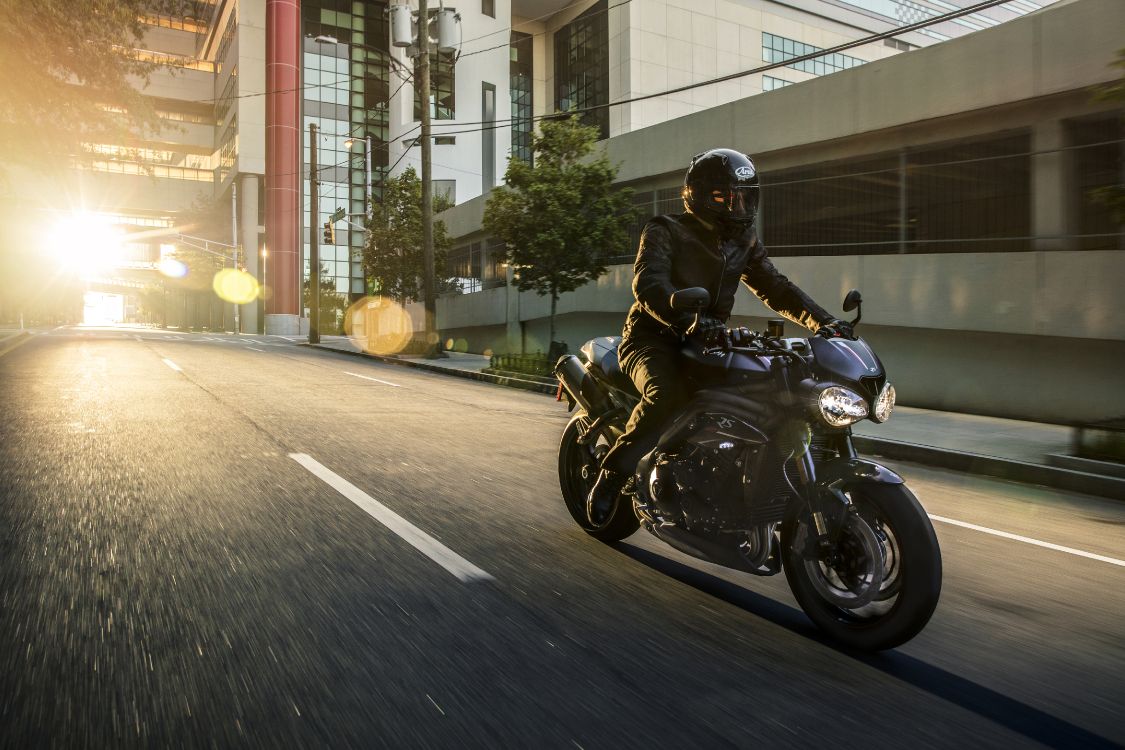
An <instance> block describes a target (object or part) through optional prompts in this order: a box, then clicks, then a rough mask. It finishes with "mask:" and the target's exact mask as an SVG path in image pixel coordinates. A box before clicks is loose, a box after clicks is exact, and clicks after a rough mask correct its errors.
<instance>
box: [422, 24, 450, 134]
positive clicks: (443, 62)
mask: <svg viewBox="0 0 1125 750" xmlns="http://www.w3.org/2000/svg"><path fill="white" fill-rule="evenodd" d="M434 12H435V13H436V12H437V11H436V10H435V11H434ZM454 54H456V53H453V52H450V53H445V52H436V51H435V52H431V53H430V91H431V94H430V97H431V100H432V101H431V107H432V109H431V110H430V116H431V117H432V118H433V119H435V120H453V119H456V117H457V78H456V73H455V72H454V71H455V68H456V66H455V65H454ZM421 76H422V74H421V70H420V68H419V65H418V61H417V60H415V62H414V80H415V81H418V80H421ZM421 119H422V91H421V89H419V88H418V87H415V88H414V120H415V122H418V121H421Z"/></svg>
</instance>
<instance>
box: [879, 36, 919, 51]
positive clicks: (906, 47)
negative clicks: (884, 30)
mask: <svg viewBox="0 0 1125 750" xmlns="http://www.w3.org/2000/svg"><path fill="white" fill-rule="evenodd" d="M883 44H885V45H886V46H888V47H893V48H894V49H897V50H898V51H899V52H909V51H910V50H912V49H917V47H915V46H914V45H913V44H909V43H907V42H903V41H899V40H898V39H884V40H883Z"/></svg>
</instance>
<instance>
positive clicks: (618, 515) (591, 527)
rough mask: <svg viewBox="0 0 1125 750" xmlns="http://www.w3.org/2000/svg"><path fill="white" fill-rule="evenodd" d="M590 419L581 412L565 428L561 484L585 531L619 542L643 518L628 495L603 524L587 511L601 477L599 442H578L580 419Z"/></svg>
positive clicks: (573, 513)
mask: <svg viewBox="0 0 1125 750" xmlns="http://www.w3.org/2000/svg"><path fill="white" fill-rule="evenodd" d="M589 419H590V418H589V417H588V416H587V415H586V414H584V413H582V412H579V413H577V414H575V415H574V417H573V418H572V419H571V420H570V422H569V423H568V424H567V426H566V429H565V430H563V434H562V440H561V441H560V442H559V487H560V488H561V489H562V496H563V500H564V501H565V502H566V509H567V511H568V512H569V513H570V516H571V518H573V519H574V521H575V523H577V524H578V525H579V526H580V527H582V530H583V531H585V532H586V533H587V534H589V535H590V536H592V537H594V538H595V539H597V540H598V541H601V542H617V541H620V540H622V539H624V538H626V537H628V536H632V535H633V533H634V532H636V530H637V529H638V528H640V522H639V521H638V520H637V514H636V513H634V512H633V504H632V502H631V501H630V500H629V498H628V497H627V496H625V495H621V496H620V497H619V499H618V501H617V505H616V507H615V508H614V509H613V512H612V513H611V514H610V516H609V519H608V520H607V521H606V522H605V523H604V524H601V525H600V526H599V525H595V524H593V523H591V522H590V517H589V516H588V515H587V514H586V495H587V494H589V492H590V487H592V486H593V484H594V479H595V478H596V477H597V474H598V463H599V462H598V457H597V455H596V454H595V453H594V450H595V446H588V445H582V444H581V443H579V442H578V438H579V436H580V435H581V434H582V432H581V429H580V428H581V424H580V423H581V421H582V420H589Z"/></svg>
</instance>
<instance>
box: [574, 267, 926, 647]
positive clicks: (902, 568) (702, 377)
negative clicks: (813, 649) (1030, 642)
mask: <svg viewBox="0 0 1125 750" xmlns="http://www.w3.org/2000/svg"><path fill="white" fill-rule="evenodd" d="M671 302H672V307H673V308H675V309H677V310H688V311H694V312H696V314H697V315H698V314H699V312H700V311H702V310H704V309H706V307H707V306H708V305H709V304H710V294H709V293H708V292H707V290H706V289H702V288H692V289H684V290H681V291H679V292H677V293H676V294H674V295H672V300H671ZM861 303H862V300H861V298H860V294H859V292H858V291H856V290H853V291H852V292H850V293H849V294H848V295H847V297H846V298H845V300H844V310H845V311H851V310H856V309H857V308H859V310H858V311H857V316H856V319H855V321H853V325H855V324H858V323H859V320H860V317H861V314H862V308H860V305H861ZM781 323H782V321H770V323H769V330H767V331H766V332H765V333H749V332H746V331H745V330H743V331H742V332H741V333H742V335H741V336H738V337H736V343H737V345H724V346H715V347H706V346H702V345H699V344H697V343H695V342H693V341H691V340H690V339H689V340H688V341H687V342H686V343H685V346H684V350H683V361H684V373H685V377H686V378H687V379H688V380H689V382H690V384H691V386H692V388H693V397H692V399H691V400H690V402H689V403H688V404H687V406H686V407H685V408H684V409H683V410H682V411H681V413H679V414H678V415H677V416H676V418H675V419H673V420H672V421H671V422H670V423H669V424H668V425H667V426H666V427H665V429H664V432H663V434H662V435H661V437H660V440H659V443H658V444H657V446H656V448H655V449H653V450H652V451H651V452H650V453H648V454H647V455H646V456H645V457H644V458H643V459H641V461H640V463H639V464H638V465H637V470H636V472H635V475H634V477H633V478H632V479H631V480H630V481H629V482H628V483H627V484H626V486H625V489H624V490H623V491H622V493H621V494H620V496H619V497H618V500H617V503H616V506H615V508H614V510H613V512H612V513H611V514H610V515H609V517H608V519H607V520H606V522H605V523H603V524H601V525H596V524H594V523H592V522H591V521H590V518H589V516H588V515H587V512H586V495H587V493H588V491H589V489H590V487H591V486H592V484H593V482H594V479H595V477H596V476H597V473H598V467H599V465H600V463H601V459H602V457H603V456H604V455H605V453H606V452H607V451H608V450H609V448H610V447H611V446H612V445H613V443H614V441H616V439H617V438H618V436H620V435H621V434H622V433H623V432H624V429H625V423H626V421H627V419H628V417H629V414H630V412H631V411H632V409H633V406H634V405H635V404H636V403H637V401H638V399H639V394H638V393H637V391H636V389H635V387H634V386H633V383H632V381H631V380H630V379H629V377H628V376H627V375H625V374H624V373H623V372H622V371H621V368H620V366H619V363H618V359H617V346H618V344H619V343H620V339H619V338H617V337H607V338H597V339H593V340H592V341H589V342H587V343H586V344H585V345H584V346H583V347H582V354H583V355H584V358H585V362H583V361H582V360H580V359H579V358H578V357H576V356H574V355H568V356H564V357H562V358H561V359H559V361H558V364H557V365H556V367H555V375H556V377H557V378H558V379H559V383H560V388H559V395H560V398H561V397H562V396H564V395H565V396H566V398H567V400H568V402H569V406H570V408H574V407H575V406H576V405H577V406H578V407H579V408H578V411H577V412H576V413H575V415H574V417H573V418H572V419H571V420H570V423H569V424H568V425H567V427H566V430H565V431H564V432H563V436H562V444H561V446H560V448H559V481H560V483H561V485H562V494H563V498H564V499H565V501H566V506H567V509H568V510H569V511H570V514H571V516H573V517H574V520H575V521H577V522H578V525H579V526H581V527H582V528H583V529H584V530H585V531H586V532H587V533H588V534H590V535H591V536H593V537H594V538H596V539H599V540H601V541H603V542H614V541H617V540H620V539H624V538H625V537H627V536H629V535H631V534H632V533H633V532H635V531H636V530H637V528H638V526H644V527H645V529H647V530H648V531H649V532H651V533H652V534H653V535H655V536H656V537H658V538H660V539H662V540H663V541H665V542H667V543H668V544H670V545H671V546H672V547H675V548H676V549H678V550H680V551H682V552H685V553H687V554H689V555H692V556H694V557H697V558H701V559H703V560H707V561H709V562H713V563H718V564H720V565H724V566H727V567H730V568H735V569H738V570H743V571H747V572H749V573H753V574H756V575H774V574H776V573H778V572H780V571H781V570H782V569H784V570H785V576H786V578H787V579H788V581H789V586H790V588H791V589H792V590H793V594H794V596H795V597H796V598H797V601H798V602H799V603H800V605H801V607H802V608H803V609H804V610H805V612H806V613H807V614H808V616H809V617H810V618H811V619H812V620H813V622H815V623H816V624H817V625H818V626H819V627H821V628H822V629H823V630H825V631H827V632H828V633H829V634H830V635H831V636H832V637H833V638H834V639H836V640H837V641H839V642H841V643H842V644H844V645H846V646H849V647H853V648H859V649H864V650H879V649H887V648H893V647H895V646H898V645H900V644H902V643H904V642H906V641H908V640H910V639H911V638H913V637H914V636H915V635H916V634H917V633H918V632H919V631H920V630H921V629H922V628H923V627H924V626H925V624H926V623H927V622H928V621H929V619H930V616H931V615H932V614H933V611H934V607H936V606H937V601H938V596H939V594H940V592H941V552H940V550H939V549H938V543H937V538H936V536H935V535H934V529H933V526H932V525H931V524H930V519H929V517H928V516H927V515H926V512H925V510H923V508H922V506H921V505H920V504H919V502H918V500H917V498H915V497H914V495H913V494H912V493H911V492H910V490H908V489H907V488H906V485H905V484H904V483H903V480H902V478H901V477H899V476H898V475H897V474H895V473H894V472H893V471H891V470H889V469H887V468H885V467H883V466H880V465H878V464H876V463H872V462H871V461H866V460H864V459H861V458H859V457H857V455H856V452H855V448H854V447H853V445H852V439H851V425H853V424H855V423H856V422H858V421H859V420H861V419H871V420H873V421H875V422H884V421H886V420H887V419H888V418H889V417H890V415H891V411H892V409H893V408H894V402H895V391H894V388H893V387H892V386H891V385H890V383H888V382H887V376H886V373H885V372H884V370H883V365H882V363H881V362H880V361H879V358H878V357H876V356H875V353H874V352H873V351H872V350H871V348H870V347H869V346H868V345H867V344H866V343H865V342H864V341H863V340H862V339H856V340H852V339H847V338H839V337H835V338H825V337H822V336H812V337H811V338H808V339H802V338H785V337H783V336H782V327H781Z"/></svg>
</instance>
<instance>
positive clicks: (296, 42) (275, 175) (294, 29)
mask: <svg viewBox="0 0 1125 750" xmlns="http://www.w3.org/2000/svg"><path fill="white" fill-rule="evenodd" d="M300 86H301V5H300V0H266V247H267V248H268V250H269V264H268V266H267V269H266V270H267V273H268V274H269V275H268V277H267V278H266V286H267V287H268V288H269V289H270V290H271V291H272V294H270V296H269V298H268V299H267V300H266V315H267V316H270V315H281V316H300V314H301V276H302V274H301V90H300ZM272 322H273V324H274V325H273V326H272V327H273V328H275V329H277V330H275V331H270V332H276V333H281V332H283V331H281V330H280V329H281V328H286V329H292V330H287V331H284V332H286V333H297V332H298V331H297V330H296V326H297V325H298V320H297V319H296V318H293V319H285V318H275V319H273V320H272ZM270 323H271V319H270V318H269V317H267V318H266V325H267V329H268V328H269V327H270Z"/></svg>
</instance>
